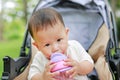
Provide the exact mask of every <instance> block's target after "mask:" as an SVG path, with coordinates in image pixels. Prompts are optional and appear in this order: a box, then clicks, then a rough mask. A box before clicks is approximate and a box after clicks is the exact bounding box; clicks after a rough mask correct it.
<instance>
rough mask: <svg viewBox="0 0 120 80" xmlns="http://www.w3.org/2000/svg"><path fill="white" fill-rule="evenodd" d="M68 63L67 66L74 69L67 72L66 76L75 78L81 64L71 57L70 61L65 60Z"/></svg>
mask: <svg viewBox="0 0 120 80" xmlns="http://www.w3.org/2000/svg"><path fill="white" fill-rule="evenodd" d="M64 61H65V62H66V63H65V65H66V66H71V67H72V68H71V69H70V70H68V71H66V73H65V75H66V76H67V77H69V78H73V77H74V76H76V75H77V74H78V71H79V62H77V61H75V60H73V59H72V58H71V57H69V58H68V59H66V60H64Z"/></svg>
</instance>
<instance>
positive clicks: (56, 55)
mask: <svg viewBox="0 0 120 80" xmlns="http://www.w3.org/2000/svg"><path fill="white" fill-rule="evenodd" d="M50 59H51V61H52V62H58V61H61V60H64V59H67V56H65V55H64V54H63V53H58V52H57V53H53V54H52V55H51V57H50Z"/></svg>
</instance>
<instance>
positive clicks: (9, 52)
mask: <svg viewBox="0 0 120 80" xmlns="http://www.w3.org/2000/svg"><path fill="white" fill-rule="evenodd" d="M22 41H23V40H22V39H19V40H18V39H16V40H10V41H1V42H0V78H1V76H2V72H3V69H4V68H3V57H5V56H10V57H12V58H17V57H18V56H19V53H20V47H21V45H22Z"/></svg>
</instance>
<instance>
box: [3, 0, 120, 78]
mask: <svg viewBox="0 0 120 80" xmlns="http://www.w3.org/2000/svg"><path fill="white" fill-rule="evenodd" d="M87 1H88V2H87ZM98 1H99V0H98ZM83 2H84V1H83ZM100 3H101V4H102V5H101V4H100ZM44 7H52V8H54V9H55V10H57V11H58V12H59V13H60V14H61V15H62V17H63V20H64V22H65V26H66V27H68V28H69V29H70V33H69V39H70V40H72V39H74V40H77V41H79V42H80V43H81V44H82V46H83V47H84V48H85V50H86V51H87V52H88V53H89V54H90V55H91V57H92V58H93V60H94V63H95V70H96V71H97V75H98V76H97V77H98V78H99V80H119V77H120V75H119V72H120V68H119V66H118V65H119V64H120V58H117V59H114V58H113V57H112V56H111V52H110V50H111V48H117V47H116V43H117V42H116V41H117V40H116V36H115V34H114V33H113V32H111V31H112V30H111V29H114V28H113V27H111V26H114V25H110V24H111V23H114V22H110V21H114V20H109V17H108V16H109V15H107V12H108V13H109V11H106V8H107V7H106V4H105V1H104V0H101V1H99V4H98V2H97V0H93V1H92V0H86V2H85V3H84V4H83V3H81V1H78V3H77V0H66V1H65V0H42V1H40V2H39V3H38V4H37V6H36V8H35V9H34V11H33V13H34V12H35V11H37V10H38V9H40V8H44ZM110 17H111V16H110ZM110 19H112V18H110ZM25 35H26V37H25V40H24V46H23V47H26V44H29V45H30V48H29V49H30V55H25V56H24V55H22V56H20V57H24V58H26V57H28V56H29V59H30V60H29V61H28V65H27V67H24V70H23V69H22V70H21V67H20V70H21V73H20V74H19V73H16V75H17V76H16V75H15V76H12V77H9V76H7V77H8V78H7V79H3V80H13V79H14V80H27V76H28V71H29V67H30V64H31V62H32V60H33V57H34V55H35V54H36V52H37V49H36V47H35V46H33V45H32V42H33V39H32V38H31V36H30V35H29V32H28V30H26V34H25ZM113 36H114V37H113ZM118 51H119V50H118ZM114 60H118V63H116V64H114ZM110 61H111V62H112V63H113V64H114V66H113V67H114V69H111V64H110ZM4 64H6V63H5V62H4ZM113 64H112V65H113ZM116 66H117V67H116ZM6 69H7V67H6ZM6 69H5V72H6V71H7V70H6ZM20 70H19V71H20ZM5 72H4V73H3V78H4V76H5V77H6V75H5ZM18 75H19V76H18ZM91 80H95V79H92V78H91Z"/></svg>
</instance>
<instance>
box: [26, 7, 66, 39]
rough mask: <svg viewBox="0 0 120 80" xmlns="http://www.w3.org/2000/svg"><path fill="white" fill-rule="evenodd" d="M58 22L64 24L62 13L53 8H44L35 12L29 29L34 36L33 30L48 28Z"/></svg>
mask: <svg viewBox="0 0 120 80" xmlns="http://www.w3.org/2000/svg"><path fill="white" fill-rule="evenodd" d="M58 22H60V23H61V24H63V26H64V22H63V19H62V16H61V15H60V13H58V12H57V11H56V10H54V9H53V8H42V9H39V10H37V11H36V12H34V13H33V15H32V16H31V18H30V20H29V23H28V30H29V32H30V34H31V36H32V37H33V38H34V35H33V32H35V33H36V32H37V31H38V30H43V29H48V27H53V26H54V25H55V24H56V23H58Z"/></svg>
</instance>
